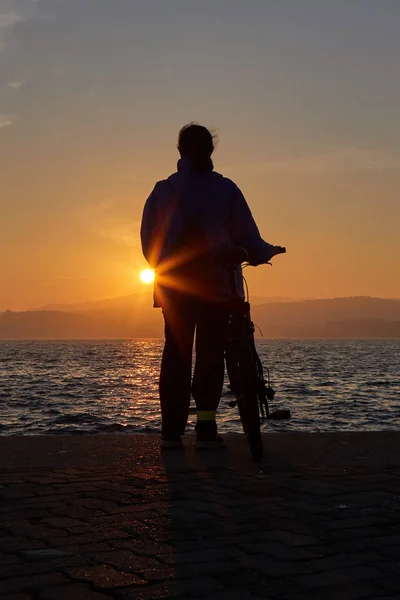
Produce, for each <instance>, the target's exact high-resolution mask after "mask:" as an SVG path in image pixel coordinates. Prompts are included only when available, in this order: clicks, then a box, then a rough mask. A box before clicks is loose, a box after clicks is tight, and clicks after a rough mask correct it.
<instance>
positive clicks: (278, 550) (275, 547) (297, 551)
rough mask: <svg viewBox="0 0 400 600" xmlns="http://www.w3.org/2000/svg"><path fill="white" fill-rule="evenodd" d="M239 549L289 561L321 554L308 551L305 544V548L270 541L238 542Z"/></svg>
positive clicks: (247, 552)
mask: <svg viewBox="0 0 400 600" xmlns="http://www.w3.org/2000/svg"><path fill="white" fill-rule="evenodd" d="M239 549H240V550H243V552H245V553H246V554H264V555H266V556H271V557H272V558H276V559H281V560H290V561H296V560H306V559H313V558H318V557H319V556H322V555H321V554H318V553H316V552H312V551H309V548H308V547H307V546H306V547H305V548H304V547H301V546H289V545H287V544H280V543H277V542H271V541H265V542H255V543H254V542H252V543H249V544H239Z"/></svg>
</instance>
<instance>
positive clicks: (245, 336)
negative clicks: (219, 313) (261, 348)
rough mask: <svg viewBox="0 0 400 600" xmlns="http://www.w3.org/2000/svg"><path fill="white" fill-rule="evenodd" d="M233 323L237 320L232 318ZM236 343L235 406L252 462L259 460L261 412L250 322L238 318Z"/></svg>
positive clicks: (260, 456)
mask: <svg viewBox="0 0 400 600" xmlns="http://www.w3.org/2000/svg"><path fill="white" fill-rule="evenodd" d="M235 321H236V319H235ZM234 330H235V342H234V344H233V348H232V350H233V353H234V359H233V362H234V364H235V370H236V373H235V379H236V381H237V385H238V388H239V389H238V390H237V404H238V409H239V415H240V420H241V422H242V426H243V431H244V434H245V436H246V438H247V441H248V442H249V445H250V451H251V456H252V458H253V460H254V461H255V462H258V461H260V460H261V459H262V456H263V444H262V438H261V431H260V412H259V406H258V386H257V370H256V365H255V357H254V353H253V350H252V344H251V335H252V334H251V332H250V330H249V323H248V321H247V320H246V318H244V317H239V318H238V319H237V321H236V322H235V323H234Z"/></svg>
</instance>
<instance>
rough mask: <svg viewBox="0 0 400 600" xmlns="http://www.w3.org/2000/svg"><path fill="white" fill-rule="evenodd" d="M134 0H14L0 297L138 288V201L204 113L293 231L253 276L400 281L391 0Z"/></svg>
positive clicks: (4, 132) (277, 232) (363, 287)
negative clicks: (116, 6)
mask: <svg viewBox="0 0 400 600" xmlns="http://www.w3.org/2000/svg"><path fill="white" fill-rule="evenodd" d="M6 4H7V3H6ZM55 4H56V5H55ZM133 4H134V3H132V5H129V3H121V5H120V11H114V12H112V11H111V8H110V5H109V4H107V3H105V2H95V1H94V0H87V3H85V8H84V9H83V8H82V5H81V4H80V3H79V2H78V0H68V2H67V0H65V1H61V2H60V3H52V2H50V0H39V2H35V3H32V2H28V0H16V4H15V6H14V7H13V10H12V11H11V9H10V8H9V7H8V8H7V6H4V7H3V5H1V6H0V164H1V172H0V210H1V220H0V310H4V309H7V308H10V309H14V310H20V309H25V308H31V307H38V306H41V305H44V304H48V303H59V302H69V303H73V302H80V301H85V300H94V299H100V298H105V297H114V296H118V295H123V294H129V293H132V292H134V291H140V290H142V289H143V284H141V283H140V281H139V279H138V274H139V271H140V270H141V269H142V268H145V266H146V263H145V261H144V259H143V258H142V256H141V252H140V246H139V237H138V235H139V224H140V218H141V212H142V207H143V204H144V202H145V200H146V198H147V196H148V194H149V193H150V191H151V189H152V187H153V185H154V183H155V182H156V181H157V180H158V179H162V178H164V177H166V176H167V175H169V174H170V173H171V172H172V171H173V170H174V169H175V164H176V160H177V158H178V156H177V152H176V149H175V144H176V137H177V133H178V130H179V128H180V127H181V126H182V125H183V124H184V123H186V122H188V121H191V120H197V121H199V122H201V123H203V124H205V125H207V126H210V127H215V128H216V129H217V131H218V133H219V136H220V143H219V145H218V148H217V151H216V153H215V156H214V162H215V167H216V169H217V170H218V171H220V172H222V173H223V174H224V175H226V176H228V177H230V178H232V179H233V180H234V181H236V182H237V183H238V185H239V186H240V187H241V189H242V191H243V192H244V194H245V196H246V198H247V200H248V202H249V204H250V207H251V209H252V211H253V214H254V216H255V218H256V221H257V222H258V225H259V228H260V230H261V232H262V234H263V236H264V238H265V239H266V240H267V241H269V242H271V243H274V244H279V245H285V246H286V247H287V250H288V252H287V255H285V256H281V257H277V258H275V259H274V266H273V267H272V268H271V267H267V266H264V267H259V268H257V269H248V270H247V272H246V275H247V278H248V281H249V284H250V289H251V292H252V293H253V294H255V295H257V296H285V297H294V298H305V297H307V298H309V297H333V296H348V295H372V296H381V297H400V267H399V256H400V236H399V234H398V229H399V223H400V201H399V184H400V142H399V140H400V135H399V134H400V131H399V128H400V126H399V119H398V106H399V101H400V93H399V92H400V83H399V82H400V72H399V65H400V42H399V40H398V35H397V33H398V26H400V10H398V9H396V4H391V3H387V4H386V3H384V4H385V10H381V11H379V10H378V8H377V7H378V5H379V3H372V2H367V3H366V4H365V5H364V6H365V10H364V12H363V13H360V11H357V9H356V8H355V7H347V8H346V7H345V6H344V5H343V6H342V5H341V6H339V4H340V3H338V5H336V6H335V7H334V6H333V4H334V3H332V5H331V6H330V8H328V7H326V6H325V8H324V7H322V6H321V5H322V4H324V3H315V2H313V1H312V0H304V2H302V3H299V4H300V5H301V6H302V10H300V9H299V8H298V7H297V8H296V7H295V5H294V4H293V3H291V2H287V1H286V0H283V1H282V3H279V7H278V6H272V5H269V3H260V2H257V1H256V0H250V1H249V3H248V5H247V4H246V6H247V8H246V10H244V6H245V3H236V2H232V3H230V4H229V3H228V4H227V2H225V1H224V0H220V1H219V2H216V4H215V3H212V2H208V0H207V1H205V2H204V3H201V6H200V3H199V5H198V6H197V5H196V8H195V7H194V5H193V7H192V9H191V10H189V9H188V8H187V5H186V4H185V3H183V2H180V0H171V2H169V3H168V6H169V10H168V11H166V12H163V10H164V9H163V8H162V7H161V4H160V3H157V7H158V10H157V11H154V10H153V9H154V6H155V5H154V2H153V0H149V1H148V2H146V3H143V4H142V5H141V6H140V7H139V6H136V8H135V7H134V6H133ZM153 5H154V6H153ZM228 5H229V7H230V8H229V10H226V9H227V6H228ZM152 7H153V9H152ZM174 7H175V8H176V11H175V12H174V10H173V9H174ZM224 7H225V8H224ZM285 7H286V8H285ZM250 9H251V10H250ZM110 11H111V12H110ZM193 11H194V12H193ZM194 13H195V14H194ZM17 17H18V18H17ZM110 19H112V22H113V27H110ZM193 19H194V21H193ZM194 22H195V23H196V28H194V26H193V23H194ZM372 22H373V23H374V27H375V31H374V35H372V36H371V35H370V29H369V27H370V23H372ZM77 23H79V27H77ZM316 23H317V24H318V26H317V24H316ZM396 24H397V25H396ZM191 27H193V29H191ZM150 32H153V33H154V34H155V35H154V36H150V37H149V33H150Z"/></svg>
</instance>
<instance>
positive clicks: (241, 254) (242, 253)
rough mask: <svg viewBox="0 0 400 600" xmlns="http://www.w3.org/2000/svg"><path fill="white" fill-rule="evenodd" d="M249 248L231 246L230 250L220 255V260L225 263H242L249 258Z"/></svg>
mask: <svg viewBox="0 0 400 600" xmlns="http://www.w3.org/2000/svg"><path fill="white" fill-rule="evenodd" d="M248 258H249V257H248V254H247V250H245V249H244V248H240V247H237V248H231V249H230V250H224V251H223V252H221V253H220V255H219V260H220V262H221V263H223V264H227V265H228V264H238V265H239V264H241V263H243V262H246V261H247V260H248Z"/></svg>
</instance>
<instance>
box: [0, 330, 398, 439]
mask: <svg viewBox="0 0 400 600" xmlns="http://www.w3.org/2000/svg"><path fill="white" fill-rule="evenodd" d="M162 346H163V342H162V340H159V339H137V340H120V341H109V340H107V341H23V342H20V341H10V342H8V341H5V342H0V434H1V435H14V434H20V435H36V434H71V433H72V434H88V433H101V434H107V433H121V434H123V433H148V432H152V431H158V430H159V427H160V410H159V402H158V373H159V365H160V358H161V352H162ZM257 347H258V351H259V354H260V357H261V359H262V361H263V364H264V365H266V366H268V367H269V368H270V371H271V381H272V385H273V386H274V387H275V389H276V392H277V393H276V400H275V405H277V406H279V407H287V408H290V410H291V413H292V418H291V419H290V421H281V422H279V421H266V422H264V423H263V424H262V428H263V429H264V430H265V431H270V432H279V431H349V430H352V431H362V430H364V431H365V430H394V429H397V430H399V429H400V419H399V416H400V340H355V341H354V340H344V341H340V340H339V341H338V340H323V341H321V340H258V341H257ZM226 383H227V382H226ZM231 399H232V397H231V396H230V395H229V391H228V389H227V388H226V387H225V388H224V392H223V395H222V398H221V403H220V408H219V414H218V420H219V428H220V431H221V432H228V431H241V425H240V421H239V417H238V413H237V409H232V408H229V406H228V402H229V400H231ZM192 406H193V408H192V410H191V416H190V422H189V428H188V430H189V431H191V430H192V429H193V424H194V419H195V411H194V405H192Z"/></svg>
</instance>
